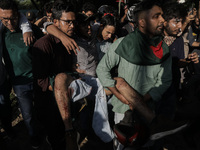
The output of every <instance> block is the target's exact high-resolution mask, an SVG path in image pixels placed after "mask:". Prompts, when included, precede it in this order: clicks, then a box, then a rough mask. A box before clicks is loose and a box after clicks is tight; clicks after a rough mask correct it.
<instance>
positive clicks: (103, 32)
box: [96, 13, 117, 61]
mask: <svg viewBox="0 0 200 150" xmlns="http://www.w3.org/2000/svg"><path fill="white" fill-rule="evenodd" d="M116 28H117V21H116V18H115V16H114V15H113V14H112V13H105V14H104V16H103V17H102V19H101V22H100V28H99V30H98V33H97V35H96V39H97V42H96V48H97V52H98V58H99V61H100V60H101V58H102V57H103V56H104V54H105V53H106V52H107V51H108V48H109V46H110V45H111V44H112V43H113V42H114V41H115V40H116V39H117V36H116V35H115V31H116V30H117V29H116Z"/></svg>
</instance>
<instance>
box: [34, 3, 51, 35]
mask: <svg viewBox="0 0 200 150" xmlns="http://www.w3.org/2000/svg"><path fill="white" fill-rule="evenodd" d="M52 7H53V2H48V3H46V4H45V5H44V11H45V16H43V17H42V18H40V19H38V20H37V21H36V22H35V25H37V26H38V27H39V28H40V29H41V30H43V28H44V26H43V24H44V23H45V22H52ZM43 32H44V31H43ZM44 33H45V32H44Z"/></svg>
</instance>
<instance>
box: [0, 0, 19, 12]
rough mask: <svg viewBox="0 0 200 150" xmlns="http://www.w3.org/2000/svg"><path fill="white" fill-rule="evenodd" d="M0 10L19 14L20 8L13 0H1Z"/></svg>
mask: <svg viewBox="0 0 200 150" xmlns="http://www.w3.org/2000/svg"><path fill="white" fill-rule="evenodd" d="M0 8H1V9H6V10H13V11H17V12H18V6H17V4H16V2H15V1H13V0H0Z"/></svg>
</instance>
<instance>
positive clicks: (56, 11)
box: [52, 1, 74, 19]
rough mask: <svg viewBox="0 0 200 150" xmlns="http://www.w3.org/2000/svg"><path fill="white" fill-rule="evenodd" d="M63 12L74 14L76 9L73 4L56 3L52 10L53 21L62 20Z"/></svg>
mask: <svg viewBox="0 0 200 150" xmlns="http://www.w3.org/2000/svg"><path fill="white" fill-rule="evenodd" d="M63 12H74V7H73V5H72V4H71V3H68V2H63V1H56V2H55V3H54V5H53V9H52V17H53V19H60V18H61V16H62V13H63Z"/></svg>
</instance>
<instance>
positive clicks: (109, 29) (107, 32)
mask: <svg viewBox="0 0 200 150" xmlns="http://www.w3.org/2000/svg"><path fill="white" fill-rule="evenodd" d="M101 34H102V38H103V40H108V39H110V38H111V37H112V36H113V35H114V34H115V27H114V26H110V25H107V26H105V27H104V28H103V30H102V33H101Z"/></svg>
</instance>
